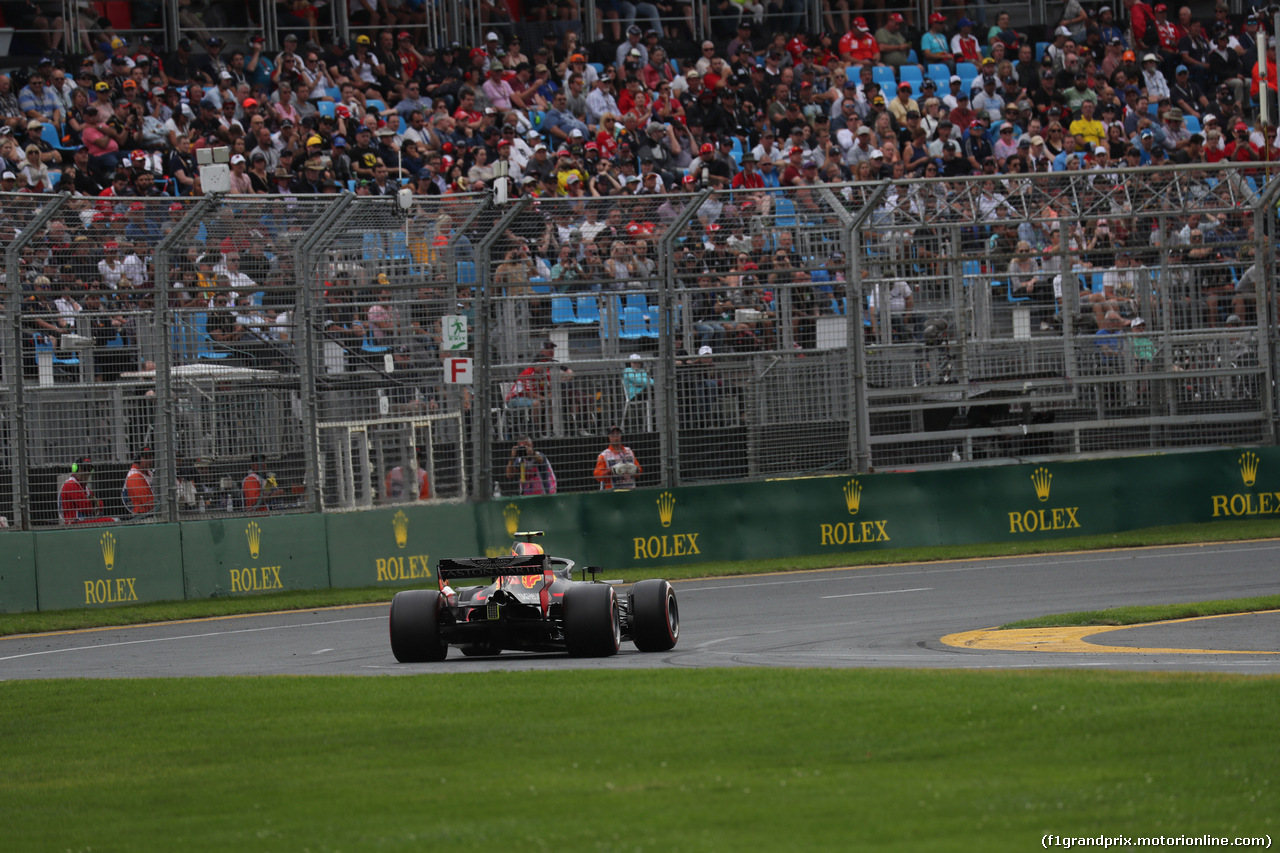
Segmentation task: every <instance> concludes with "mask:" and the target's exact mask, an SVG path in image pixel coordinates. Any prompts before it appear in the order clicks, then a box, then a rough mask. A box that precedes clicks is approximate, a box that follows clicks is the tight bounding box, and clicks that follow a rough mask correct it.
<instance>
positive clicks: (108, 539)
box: [98, 530, 116, 571]
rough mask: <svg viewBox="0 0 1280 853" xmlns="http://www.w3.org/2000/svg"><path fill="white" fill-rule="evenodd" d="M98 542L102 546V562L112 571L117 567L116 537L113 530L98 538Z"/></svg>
mask: <svg viewBox="0 0 1280 853" xmlns="http://www.w3.org/2000/svg"><path fill="white" fill-rule="evenodd" d="M98 544H99V545H100V546H102V563H103V565H105V566H106V567H107V571H111V570H113V569H114V568H115V567H116V537H115V535H114V534H113V533H112V532H111V531H109V530H108V531H107V532H106V533H104V534H102V536H101V537H99V538H98Z"/></svg>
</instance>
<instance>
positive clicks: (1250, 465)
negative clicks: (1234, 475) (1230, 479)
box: [1240, 453, 1260, 489]
mask: <svg viewBox="0 0 1280 853" xmlns="http://www.w3.org/2000/svg"><path fill="white" fill-rule="evenodd" d="M1259 461H1260V460H1259V459H1258V454H1256V453H1241V454H1240V479H1242V480H1244V485H1245V488H1246V489H1251V488H1253V484H1254V483H1256V482H1257V481H1258V462H1259Z"/></svg>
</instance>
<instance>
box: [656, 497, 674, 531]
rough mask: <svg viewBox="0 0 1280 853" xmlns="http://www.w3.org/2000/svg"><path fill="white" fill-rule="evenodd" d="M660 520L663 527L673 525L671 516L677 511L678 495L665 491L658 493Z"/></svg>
mask: <svg viewBox="0 0 1280 853" xmlns="http://www.w3.org/2000/svg"><path fill="white" fill-rule="evenodd" d="M657 503H658V520H659V521H661V522H662V526H663V527H670V526H671V518H672V516H673V515H674V514H675V511H676V497H675V495H673V494H671V493H670V492H663V493H662V494H660V495H658V501H657Z"/></svg>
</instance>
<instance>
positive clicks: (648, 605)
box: [631, 580, 680, 652]
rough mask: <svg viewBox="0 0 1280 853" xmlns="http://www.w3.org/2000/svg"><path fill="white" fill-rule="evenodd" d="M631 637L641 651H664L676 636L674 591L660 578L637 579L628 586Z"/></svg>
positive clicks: (678, 620) (678, 608) (677, 611)
mask: <svg viewBox="0 0 1280 853" xmlns="http://www.w3.org/2000/svg"><path fill="white" fill-rule="evenodd" d="M631 639H632V640H633V641H634V642H635V644H636V648H637V649H639V650H640V651H642V652H665V651H667V650H668V649H671V648H672V647H674V646H675V644H676V641H677V640H679V639H680V607H679V606H678V605H677V604H676V591H675V590H674V589H673V588H672V587H671V584H669V583H667V582H666V581H664V580H647V581H640V582H639V583H637V584H636V585H635V586H633V587H632V588H631Z"/></svg>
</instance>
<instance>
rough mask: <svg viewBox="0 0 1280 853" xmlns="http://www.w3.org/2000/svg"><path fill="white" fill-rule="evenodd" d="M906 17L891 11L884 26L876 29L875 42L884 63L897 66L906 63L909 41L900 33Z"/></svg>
mask: <svg viewBox="0 0 1280 853" xmlns="http://www.w3.org/2000/svg"><path fill="white" fill-rule="evenodd" d="M905 23H906V19H905V18H903V17H902V15H901V14H900V13H898V12H893V13H892V14H890V15H889V17H888V18H887V19H886V20H885V22H884V26H883V27H881V28H880V29H878V30H876V44H877V45H878V46H879V47H880V58H881V59H882V60H884V64H885V65H891V66H893V67H894V68H897V67H899V66H901V65H904V64H906V61H907V54H908V53H910V52H911V42H909V41H907V39H906V36H904V35H903V34H902V26H903V24H905Z"/></svg>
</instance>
